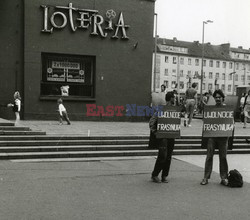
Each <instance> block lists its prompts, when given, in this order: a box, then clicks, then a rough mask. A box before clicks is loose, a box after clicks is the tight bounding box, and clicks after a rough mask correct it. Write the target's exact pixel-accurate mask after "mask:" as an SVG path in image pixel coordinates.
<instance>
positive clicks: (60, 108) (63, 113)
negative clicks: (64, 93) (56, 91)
mask: <svg viewBox="0 0 250 220" xmlns="http://www.w3.org/2000/svg"><path fill="white" fill-rule="evenodd" d="M62 103H63V101H62V99H58V100H57V104H58V111H59V121H60V125H62V120H63V118H64V120H66V121H67V123H68V125H70V120H69V117H68V113H67V111H66V108H65V107H64V105H63V104H62Z"/></svg>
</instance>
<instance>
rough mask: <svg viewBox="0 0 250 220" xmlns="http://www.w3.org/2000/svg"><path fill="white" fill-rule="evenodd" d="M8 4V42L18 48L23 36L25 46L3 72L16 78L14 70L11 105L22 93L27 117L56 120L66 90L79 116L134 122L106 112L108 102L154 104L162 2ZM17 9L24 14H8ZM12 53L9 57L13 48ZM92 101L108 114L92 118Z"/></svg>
mask: <svg viewBox="0 0 250 220" xmlns="http://www.w3.org/2000/svg"><path fill="white" fill-rule="evenodd" d="M2 2H4V3H6V4H5V8H4V9H5V10H4V11H3V13H4V15H1V16H2V17H3V16H4V18H5V19H4V21H2V20H1V22H3V23H5V22H6V26H5V32H6V36H5V38H4V42H6V43H9V44H13V45H14V44H15V42H16V39H15V38H17V39H18V40H19V44H18V45H17V46H15V48H12V50H13V54H15V52H17V55H20V56H19V57H17V58H16V59H13V61H10V60H9V59H8V61H7V63H5V64H4V63H3V62H1V67H0V68H1V72H3V71H4V69H6V70H7V71H8V72H11V74H12V76H13V82H12V81H9V79H8V76H9V75H8V74H7V73H5V74H4V75H3V79H4V82H5V83H7V84H8V85H10V86H9V87H8V88H7V87H6V88H5V93H6V94H7V95H8V97H6V96H5V97H3V102H7V99H12V93H14V90H17V89H18V90H20V92H21V94H22V97H23V112H22V115H23V118H24V119H55V118H56V115H57V111H56V110H57V104H56V100H57V99H58V98H59V97H61V96H62V95H63V94H65V95H63V100H64V104H65V107H66V108H67V110H68V112H69V114H70V117H71V119H73V120H74V119H77V120H81V119H83V120H86V119H90V120H104V119H107V120H116V119H117V120H128V117H104V115H105V112H106V111H105V109H106V107H107V106H114V108H115V106H124V108H126V105H127V104H136V105H138V106H140V105H149V104H150V87H151V68H152V50H153V44H152V42H153V37H152V36H153V23H154V1H150V0H148V1H142V0H128V1H122V0H106V1H102V0H87V1H80V0H75V1H66V0H60V1H58V0H53V1H51V0H37V1H32V0H24V1H22V3H20V1H15V3H16V4H15V5H13V4H10V3H9V2H8V1H7V0H4V1H2ZM4 3H3V4H2V5H4ZM12 3H13V1H12ZM13 10H14V11H18V16H10V15H8V13H9V12H13ZM13 13H14V12H13ZM138 17H140V19H138ZM7 18H8V19H7ZM17 20H18V21H17ZM19 23H21V24H22V25H20V27H22V28H19ZM14 26H15V27H14ZM12 27H13V28H12ZM11 32H15V33H16V37H15V38H13V39H9V38H8V35H10V34H11ZM5 52H6V53H5V54H1V58H3V57H4V56H5V55H8V54H9V53H10V52H12V51H10V49H6V50H5ZM17 55H15V56H17ZM16 63H18V64H16ZM13 64H16V66H13ZM17 66H18V68H19V69H18V70H17V71H18V74H17V75H18V81H17V79H16V77H15V70H16V69H15V68H17ZM14 81H17V83H16V85H15V82H14ZM2 82H3V81H1V83H2ZM3 84H4V83H3ZM142 85H143V86H142ZM63 89H64V90H67V91H66V93H62V90H63ZM87 104H95V105H96V106H102V107H100V109H102V108H104V113H103V112H102V110H100V112H99V113H100V114H99V115H98V116H96V117H87V116H86V114H87V107H86V105H87ZM1 111H2V114H4V115H5V116H7V117H9V116H10V115H6V113H5V112H4V111H3V110H1ZM93 111H97V109H94V110H93ZM124 112H125V110H124V111H123V113H124ZM114 114H115V113H114Z"/></svg>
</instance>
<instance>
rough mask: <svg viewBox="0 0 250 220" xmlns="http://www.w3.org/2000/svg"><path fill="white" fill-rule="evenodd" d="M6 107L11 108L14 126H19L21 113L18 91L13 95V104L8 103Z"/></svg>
mask: <svg viewBox="0 0 250 220" xmlns="http://www.w3.org/2000/svg"><path fill="white" fill-rule="evenodd" d="M7 106H8V107H12V110H13V112H14V113H15V116H16V120H15V126H18V125H19V124H20V111H21V96H20V93H19V92H18V91H16V92H15V93H14V103H13V104H12V103H10V104H8V105H7Z"/></svg>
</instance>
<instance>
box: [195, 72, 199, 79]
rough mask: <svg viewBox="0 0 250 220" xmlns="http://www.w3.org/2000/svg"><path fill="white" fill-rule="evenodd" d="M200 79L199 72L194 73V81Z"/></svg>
mask: <svg viewBox="0 0 250 220" xmlns="http://www.w3.org/2000/svg"><path fill="white" fill-rule="evenodd" d="M199 77H200V75H199V71H195V72H194V79H198V78H199Z"/></svg>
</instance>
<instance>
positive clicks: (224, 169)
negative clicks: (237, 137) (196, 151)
mask: <svg viewBox="0 0 250 220" xmlns="http://www.w3.org/2000/svg"><path fill="white" fill-rule="evenodd" d="M216 147H217V148H218V150H219V161H220V177H221V179H226V178H227V175H228V164H227V147H228V137H217V138H209V139H208V142H207V158H206V162H205V174H204V178H206V179H209V178H210V176H211V173H212V169H213V157H214V150H215V148H216Z"/></svg>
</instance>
